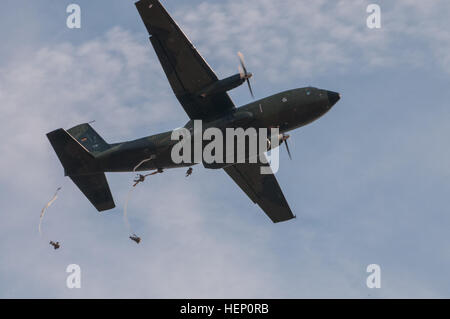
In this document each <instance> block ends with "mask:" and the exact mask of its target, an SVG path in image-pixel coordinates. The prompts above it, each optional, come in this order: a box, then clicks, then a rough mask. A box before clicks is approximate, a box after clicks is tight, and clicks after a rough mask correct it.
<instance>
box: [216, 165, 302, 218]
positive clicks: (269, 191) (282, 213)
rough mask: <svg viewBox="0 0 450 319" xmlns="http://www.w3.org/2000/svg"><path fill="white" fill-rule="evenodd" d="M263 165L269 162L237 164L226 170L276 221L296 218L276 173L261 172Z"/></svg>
mask: <svg viewBox="0 0 450 319" xmlns="http://www.w3.org/2000/svg"><path fill="white" fill-rule="evenodd" d="M262 166H269V164H262V163H255V164H247V163H246V164H235V165H233V166H228V167H226V168H224V170H225V172H227V174H228V175H230V177H231V178H232V179H233V180H234V181H235V182H236V184H238V185H239V187H240V188H241V189H242V190H243V191H244V192H245V193H246V194H247V196H248V197H250V199H251V200H252V201H253V202H254V203H256V204H258V205H259V207H261V209H262V210H263V211H264V212H265V213H266V214H267V216H269V218H270V219H271V220H272V221H273V222H274V223H278V222H283V221H287V220H289V219H292V218H295V216H294V215H293V214H292V211H291V209H290V207H289V204H288V203H287V201H286V198H284V195H283V192H282V191H281V188H280V185H279V184H278V182H277V179H276V178H275V175H273V174H267V175H263V174H261V170H260V168H261V167H262Z"/></svg>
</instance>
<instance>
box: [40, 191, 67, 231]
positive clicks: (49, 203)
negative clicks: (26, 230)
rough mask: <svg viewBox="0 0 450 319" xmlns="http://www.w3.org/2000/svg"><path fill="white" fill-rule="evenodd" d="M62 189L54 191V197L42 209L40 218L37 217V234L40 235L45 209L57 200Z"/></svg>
mask: <svg viewBox="0 0 450 319" xmlns="http://www.w3.org/2000/svg"><path fill="white" fill-rule="evenodd" d="M61 188H62V187H58V188H57V189H56V192H55V195H53V197H52V199H50V201H49V202H48V203H47V205H45V206H44V208H42V210H41V216H40V217H39V234H41V235H42V230H41V225H42V220H43V219H44V215H45V211H46V210H47V208H49V207H50V206H51V205H52V204H53V202H54V201H55V200H56V199H57V198H58V193H59V191H60V190H61Z"/></svg>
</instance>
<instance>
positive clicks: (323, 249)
mask: <svg viewBox="0 0 450 319" xmlns="http://www.w3.org/2000/svg"><path fill="white" fill-rule="evenodd" d="M71 2H72V1H61V0H39V1H31V0H28V1H26V0H19V1H18V0H3V1H2V10H1V12H0V21H1V22H0V24H1V26H2V27H1V28H0V36H1V39H2V41H3V43H2V45H1V47H0V110H1V113H0V114H1V116H0V121H1V122H0V133H1V136H2V142H1V143H0V152H1V157H0V164H1V167H2V169H1V170H0V201H1V204H2V213H1V214H2V221H1V223H0V297H3V298H14V297H20V298H23V297H25V298H76V297H83V298H102V297H112V298H170V297H178V298H208V297H213V298H221V297H222V298H228V297H237V298H299V297H305V298H311V297H325V298H330V297H337V298H355V297H358V298H394V297H406V298H415V297H425V298H429V297H447V298H449V297H450V289H449V287H450V246H449V242H450V235H449V232H448V229H449V225H450V211H449V208H448V206H449V201H450V183H449V178H450V151H449V136H450V125H449V123H450V107H449V102H448V101H450V90H449V87H448V83H449V80H450V25H449V23H448V16H449V14H450V3H449V2H448V1H445V0H435V1H427V2H425V1H419V0H397V1H378V2H376V3H378V4H379V5H380V6H381V10H382V28H381V29H377V30H374V29H368V28H367V26H366V18H367V16H368V14H367V13H366V8H367V5H368V4H369V3H371V2H370V1H366V0H340V1H331V0H330V1H325V0H318V1H313V2H312V1H303V0H302V1H300V0H280V1H269V0H248V1H245V2H243V1H238V0H225V1H205V0H201V1H199V0H194V1H193V0H191V1H186V0H166V1H164V2H163V3H164V5H165V6H166V8H167V10H168V11H169V12H170V13H171V14H172V15H173V16H174V18H175V20H176V21H177V22H178V23H179V25H180V26H181V27H182V28H183V30H184V31H185V33H186V34H187V35H188V37H190V39H191V40H192V42H193V43H194V44H195V45H196V47H197V48H198V49H199V51H200V52H201V53H202V55H203V56H204V57H205V58H206V59H207V61H208V62H209V64H210V65H211V66H212V67H213V68H214V69H215V70H216V73H217V74H218V75H219V77H225V76H229V75H232V74H235V73H236V72H237V65H238V60H237V56H236V52H237V51H242V52H243V53H244V54H245V56H246V62H247V66H248V68H249V69H250V71H251V72H253V73H254V78H253V79H252V80H253V86H254V91H255V94H256V96H257V98H263V97H266V96H269V95H271V94H274V93H277V92H279V91H283V90H287V89H292V88H298V87H303V86H308V85H313V86H316V87H320V88H324V89H329V90H334V91H338V92H340V93H341V94H342V99H341V101H339V103H338V104H337V105H336V106H335V107H334V108H333V109H332V110H331V111H330V112H329V113H328V114H326V116H324V117H323V118H321V119H320V120H319V121H317V122H314V123H313V124H311V125H309V126H307V127H304V128H301V129H299V130H296V131H294V132H292V134H291V140H290V142H291V149H292V150H291V151H292V155H293V160H292V161H289V160H288V157H287V154H285V152H282V153H281V167H280V170H279V172H278V173H277V178H278V180H279V183H280V185H281V186H282V188H283V190H284V193H285V196H286V198H287V200H288V202H289V203H290V205H291V208H292V210H293V211H294V213H295V214H296V215H297V216H298V218H297V220H294V221H290V222H287V223H281V224H276V225H274V224H272V223H271V222H270V220H269V219H268V218H267V217H266V216H265V215H264V213H263V212H262V211H261V210H260V209H259V208H258V207H257V206H254V205H253V204H252V203H251V202H250V200H249V199H248V198H247V197H246V196H245V195H244V194H243V192H242V191H241V190H240V189H239V188H238V187H236V186H235V185H234V183H233V182H232V180H231V179H230V178H229V177H228V176H227V175H226V174H225V173H224V172H222V171H212V170H206V169H204V168H203V167H201V166H197V167H195V169H194V174H193V175H192V176H191V177H190V178H189V179H186V178H185V177H184V173H185V171H184V170H183V169H181V170H173V171H167V172H166V173H165V174H161V175H157V176H155V177H153V178H152V179H151V180H148V181H147V182H146V183H145V184H143V185H140V187H138V188H137V189H136V191H135V192H134V193H133V197H132V200H131V201H130V204H129V217H130V223H131V225H132V227H133V229H134V231H135V232H136V233H137V234H139V235H140V236H141V237H142V238H143V241H142V243H141V244H140V245H136V244H135V243H133V242H131V241H130V240H129V239H128V238H127V237H128V235H129V234H128V231H127V229H126V227H125V226H124V222H123V219H122V212H123V204H124V202H125V199H126V196H127V193H128V190H129V188H130V185H131V181H132V178H133V177H134V175H133V174H109V175H108V180H109V183H110V186H111V190H112V193H113V195H114V198H115V201H116V204H117V208H116V209H114V210H112V211H109V212H106V213H103V214H99V213H97V212H96V210H95V209H94V208H93V207H92V206H91V204H90V203H89V202H88V201H87V200H86V199H85V198H84V196H83V195H82V194H81V192H80V191H79V190H78V189H77V188H76V187H75V186H74V184H73V183H72V182H71V181H70V180H68V178H64V177H63V170H62V167H61V165H60V163H59V161H58V159H57V157H56V155H55V154H54V152H53V150H52V148H51V146H50V144H49V143H48V140H47V139H46V136H45V134H46V133H47V132H49V131H51V130H53V129H56V128H60V127H63V128H66V129H68V128H70V127H72V126H74V125H77V124H79V123H84V122H88V121H91V120H96V122H95V123H94V124H93V126H94V128H95V129H96V130H97V131H98V132H99V133H100V134H101V135H102V136H103V137H104V138H105V139H106V141H108V142H119V141H124V140H131V139H135V138H138V137H143V136H147V135H151V134H155V133H158V132H160V131H165V130H170V129H173V128H175V127H179V126H182V125H183V124H184V123H185V122H186V121H187V120H188V118H187V116H186V114H185V113H184V111H183V109H182V108H181V106H180V105H179V104H178V102H177V100H176V99H175V97H174V96H173V94H172V91H171V90H170V87H169V84H168V82H167V80H166V78H165V75H164V73H163V71H162V68H161V66H160V65H159V62H158V60H157V57H156V55H155V53H154V52H153V48H152V47H151V45H150V44H149V42H148V35H147V33H146V30H145V28H144V26H143V24H142V22H141V20H140V18H139V15H138V13H137V11H136V9H135V6H134V3H133V1H123V0H114V1H111V0H110V1H100V0H98V1H87V0H77V1H73V2H75V3H77V4H79V5H80V6H81V10H82V12H81V14H82V22H81V29H79V30H70V29H68V28H67V27H66V18H67V15H68V14H67V13H66V7H67V5H69V4H70V3H71ZM231 97H232V99H233V101H234V102H235V104H236V105H243V104H246V103H248V102H250V100H251V98H250V96H249V93H248V91H247V90H246V88H245V87H240V88H237V89H236V90H234V91H232V92H231ZM58 186H63V188H62V190H61V192H60V194H59V198H58V199H57V201H56V202H55V203H54V204H53V206H51V207H50V208H49V210H48V211H47V215H46V216H45V219H44V222H43V226H42V228H43V235H42V236H39V233H38V223H39V214H40V211H41V209H42V207H43V206H44V205H45V204H46V202H47V201H48V200H50V198H51V197H52V195H53V193H54V191H55V189H56V187H58ZM49 240H58V241H60V242H61V244H62V248H61V249H59V250H57V251H54V250H53V249H51V247H50V246H49V245H48V242H49ZM69 264H78V265H80V267H81V272H82V276H81V286H82V287H81V289H68V288H67V287H66V277H67V276H68V274H67V273H66V267H67V265H69ZM369 264H378V265H380V267H381V288H380V289H369V288H367V286H366V278H367V276H368V273H367V272H366V267H367V266H368V265H369Z"/></svg>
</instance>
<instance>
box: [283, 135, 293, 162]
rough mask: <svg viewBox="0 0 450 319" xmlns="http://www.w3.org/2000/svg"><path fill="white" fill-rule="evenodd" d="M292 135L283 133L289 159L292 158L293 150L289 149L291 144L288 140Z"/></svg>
mask: <svg viewBox="0 0 450 319" xmlns="http://www.w3.org/2000/svg"><path fill="white" fill-rule="evenodd" d="M290 137H291V136H290V135H287V134H283V137H282V140H283V142H284V144H285V145H286V150H287V153H288V155H289V159H290V160H292V156H291V151H290V150H289V144H288V141H287V140H288V139H289V138H290Z"/></svg>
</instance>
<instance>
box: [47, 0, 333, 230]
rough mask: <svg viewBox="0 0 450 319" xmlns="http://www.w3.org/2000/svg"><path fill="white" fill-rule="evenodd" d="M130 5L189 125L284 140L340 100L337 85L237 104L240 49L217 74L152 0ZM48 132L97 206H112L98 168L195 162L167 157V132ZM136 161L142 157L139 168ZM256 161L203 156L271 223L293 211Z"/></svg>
mask: <svg viewBox="0 0 450 319" xmlns="http://www.w3.org/2000/svg"><path fill="white" fill-rule="evenodd" d="M136 7H137V10H138V11H139V14H140V16H141V18H142V20H143V22H144V24H145V27H146V28H147V30H148V32H149V34H150V42H151V44H152V45H153V48H154V49H155V51H156V54H157V56H158V58H159V61H160V63H161V65H162V67H163V69H164V72H165V73H166V75H167V79H168V80H169V83H170V85H171V87H172V90H173V92H174V93H175V95H176V97H177V99H178V101H179V102H180V104H181V105H182V107H183V108H184V110H185V111H186V113H187V115H188V116H189V118H190V121H189V122H188V123H187V124H186V125H185V128H188V129H192V126H193V124H192V123H193V120H202V121H203V123H206V124H204V125H205V126H208V123H209V124H211V123H214V126H215V127H218V128H221V129H224V128H227V127H242V128H244V129H246V128H250V127H254V128H269V127H279V130H280V132H281V133H282V134H283V135H282V138H281V139H280V143H282V142H285V144H286V143H287V141H286V139H287V138H288V136H287V135H285V132H288V131H290V130H293V129H295V128H298V127H301V126H304V125H306V124H308V123H311V122H312V121H314V120H316V119H318V118H319V117H321V116H322V115H323V114H325V113H326V112H327V111H328V110H330V108H331V107H332V106H333V105H334V104H335V103H336V102H337V101H338V100H339V99H340V95H339V94H338V93H336V92H332V91H327V90H321V89H317V88H313V87H306V88H300V89H294V90H289V91H285V92H282V93H279V94H275V95H273V96H270V97H267V98H264V99H261V100H258V101H255V102H252V103H250V104H247V105H245V106H242V107H239V108H236V107H235V105H234V104H233V102H232V100H231V99H230V97H229V96H228V94H227V92H228V91H230V90H232V89H234V88H236V87H238V86H240V85H242V84H243V83H244V82H247V83H248V85H249V89H250V91H251V86H250V82H249V78H250V77H251V76H252V75H251V73H248V72H247V70H246V68H245V66H244V63H243V59H242V56H241V68H240V72H239V73H238V74H236V75H233V76H231V77H228V78H226V79H222V80H219V79H218V78H217V76H216V74H215V73H214V72H213V70H212V69H211V68H210V66H209V65H208V63H207V62H206V61H205V60H204V59H203V58H202V56H201V55H200V54H199V52H198V51H197V50H196V48H195V47H194V46H193V45H192V43H191V42H190V41H189V40H188V39H187V37H186V36H185V34H184V33H183V32H182V31H181V29H180V28H179V27H178V25H177V24H176V23H175V22H174V20H173V19H172V18H171V16H170V15H169V14H168V13H167V11H166V10H165V9H164V7H163V6H162V5H161V3H160V2H159V1H158V0H141V1H138V2H136ZM251 93H252V95H253V92H251ZM211 125H212V124H211ZM47 137H48V139H49V141H50V143H51V145H52V146H53V148H54V150H55V152H56V154H57V156H58V158H59V160H60V161H61V163H62V165H63V167H64V172H65V176H69V177H70V178H71V179H72V181H73V182H74V183H75V184H76V185H77V186H78V188H79V189H80V190H81V191H82V192H83V193H84V195H85V196H86V197H87V198H88V199H89V200H90V202H91V203H92V204H93V205H94V206H95V208H96V209H97V210H98V211H105V210H109V209H112V208H114V207H115V204H114V200H113V198H112V195H111V191H110V189H109V186H108V182H107V180H106V176H105V172H134V171H148V170H157V172H163V170H165V169H169V168H176V167H191V166H192V165H193V164H195V163H181V164H175V163H174V162H173V160H172V158H171V149H172V148H173V146H174V144H175V143H176V142H177V141H173V140H171V132H165V133H161V134H157V135H152V136H148V137H145V138H141V139H137V140H134V141H129V142H123V143H114V144H108V143H106V142H105V141H104V140H103V139H102V137H100V135H98V134H97V133H96V132H95V131H94V129H93V128H92V127H91V126H90V125H89V124H81V125H78V126H75V127H73V128H71V129H69V130H67V131H66V130H64V129H58V130H55V131H53V132H50V133H48V134H47ZM286 146H287V144H286ZM288 152H289V149H288ZM289 155H290V154H289ZM262 156H264V154H263V155H262ZM145 159H149V160H147V161H145ZM138 163H141V165H140V166H139V167H137V164H138ZM262 165H265V166H268V167H270V165H269V164H267V163H265V164H264V163H262V162H259V161H258V162H257V163H254V164H251V163H237V164H223V165H216V166H208V165H206V164H205V163H204V166H205V167H207V168H216V169H217V168H221V169H224V170H225V172H226V173H227V174H228V175H229V176H230V177H231V178H232V179H233V180H234V182H236V184H238V185H239V187H240V188H241V189H242V190H243V191H244V193H245V194H246V195H247V196H248V197H249V198H250V199H251V200H252V201H253V202H254V203H256V204H258V205H259V206H260V207H261V209H262V210H263V211H264V212H265V213H266V214H267V215H268V216H269V218H270V219H271V220H272V221H273V222H274V223H277V222H282V221H286V220H289V219H292V218H294V217H295V216H294V215H293V213H292V211H291V209H290V207H289V205H288V203H287V201H286V199H285V197H284V195H283V193H282V191H281V189H280V186H279V185H278V182H277V180H276V178H275V176H274V175H273V174H265V175H262V174H261V172H260V167H261V166H262ZM190 172H192V170H191V171H190Z"/></svg>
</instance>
